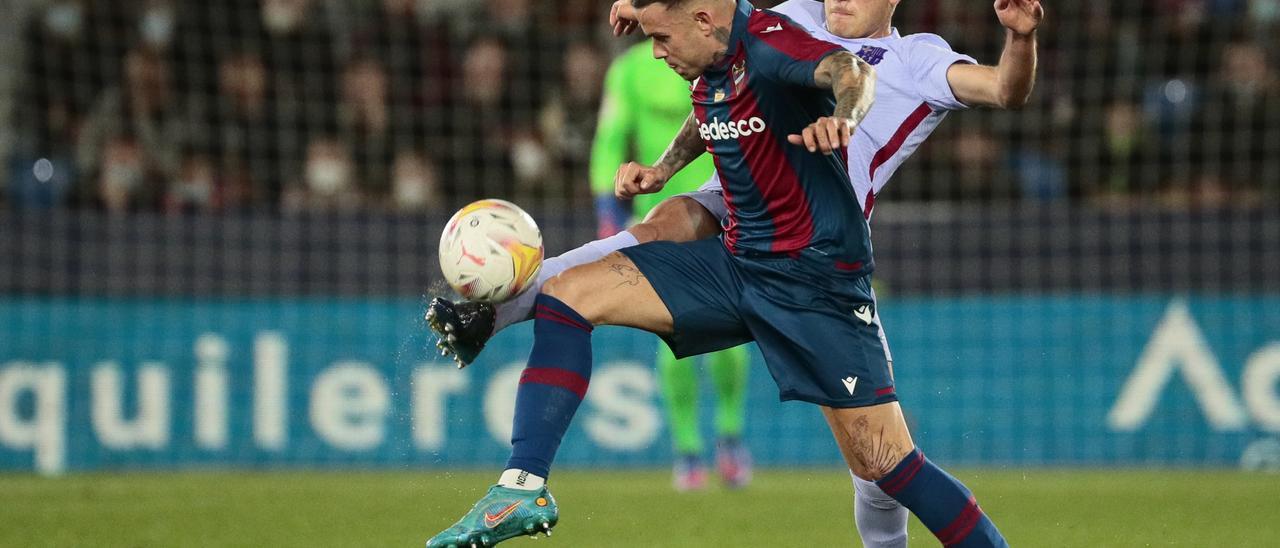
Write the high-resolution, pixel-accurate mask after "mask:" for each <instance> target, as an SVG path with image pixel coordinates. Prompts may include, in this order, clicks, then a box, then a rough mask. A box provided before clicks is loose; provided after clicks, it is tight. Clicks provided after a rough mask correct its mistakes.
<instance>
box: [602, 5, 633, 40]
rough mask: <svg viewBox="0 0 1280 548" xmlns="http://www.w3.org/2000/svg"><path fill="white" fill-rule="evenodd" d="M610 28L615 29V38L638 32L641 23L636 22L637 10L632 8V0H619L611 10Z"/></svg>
mask: <svg viewBox="0 0 1280 548" xmlns="http://www.w3.org/2000/svg"><path fill="white" fill-rule="evenodd" d="M609 26H611V27H613V35H614V36H623V35H626V34H631V33H633V32H635V31H636V27H638V26H640V22H639V21H637V20H636V9H635V8H633V7H631V0H617V1H616V2H614V3H613V7H612V8H610V9H609Z"/></svg>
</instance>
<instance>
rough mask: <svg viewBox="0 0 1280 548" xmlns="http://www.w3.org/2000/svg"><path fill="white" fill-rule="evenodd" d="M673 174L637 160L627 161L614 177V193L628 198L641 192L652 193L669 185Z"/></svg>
mask: <svg viewBox="0 0 1280 548" xmlns="http://www.w3.org/2000/svg"><path fill="white" fill-rule="evenodd" d="M670 178H671V174H669V173H666V172H664V171H663V170H661V169H659V168H656V167H650V166H646V165H643V164H637V163H635V162H627V163H625V164H622V166H620V167H618V173H617V174H616V175H614V177H613V194H614V196H617V197H618V198H620V199H623V200H627V199H631V198H634V197H635V196H636V195H639V194H652V193H654V192H657V191H659V190H662V187H664V186H666V185H667V179H670Z"/></svg>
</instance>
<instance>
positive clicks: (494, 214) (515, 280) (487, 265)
mask: <svg viewBox="0 0 1280 548" xmlns="http://www.w3.org/2000/svg"><path fill="white" fill-rule="evenodd" d="M542 254H543V249H542V232H541V231H539V230H538V224H537V223H535V222H533V217H530V216H529V214H528V213H525V212H524V210H523V209H520V208H519V207H518V206H516V205H515V204H513V203H511V202H508V201H505V200H493V199H490V200H480V201H478V202H473V203H471V204H469V205H467V206H466V207H464V208H462V209H460V210H458V212H457V213H455V214H453V218H451V219H449V223H448V224H446V225H445V227H444V233H443V234H442V235H441V236H440V270H441V272H443V273H444V279H445V281H447V282H449V285H450V286H452V287H453V289H454V290H455V291H457V292H458V293H459V294H460V295H462V297H463V298H465V299H468V300H472V301H482V302H487V303H500V302H503V301H506V300H509V299H511V298H513V297H515V296H516V295H519V294H521V293H523V292H524V291H525V290H526V289H528V288H529V286H530V285H532V284H533V281H534V279H535V278H536V277H537V276H538V269H540V268H542Z"/></svg>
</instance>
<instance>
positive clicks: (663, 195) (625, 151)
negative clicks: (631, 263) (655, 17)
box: [591, 42, 751, 491]
mask: <svg viewBox="0 0 1280 548" xmlns="http://www.w3.org/2000/svg"><path fill="white" fill-rule="evenodd" d="M651 52H652V48H651V45H650V44H649V43H648V42H645V43H642V44H638V45H636V46H633V47H632V48H631V49H629V50H627V52H626V53H624V54H623V55H622V56H620V57H618V58H617V60H615V61H614V62H613V65H612V66H611V67H609V73H608V76H607V77H606V78H605V89H604V102H603V105H602V107H601V109H600V120H599V124H598V126H597V128H596V136H595V142H594V143H593V145H592V148H591V186H592V191H593V193H594V194H595V197H596V198H595V199H596V213H597V219H598V220H599V232H600V233H599V235H598V237H600V238H606V237H609V236H612V235H614V234H615V233H617V232H619V231H621V230H623V229H625V228H627V226H628V225H629V224H631V222H632V221H638V220H641V219H643V218H644V217H645V215H647V214H648V213H649V211H650V210H651V209H653V207H654V206H656V205H658V203H659V202H661V201H662V200H665V199H667V198H668V197H670V196H673V195H677V194H683V193H686V192H693V191H695V190H697V189H698V187H699V186H701V185H702V184H703V183H705V182H707V180H708V179H710V178H711V176H712V174H713V173H714V172H715V166H714V165H713V163H712V157H711V155H710V154H705V155H702V156H701V157H699V158H698V159H697V160H695V161H694V162H693V163H691V164H689V165H688V166H687V167H685V168H684V169H683V170H681V171H680V172H679V173H678V174H676V175H675V176H674V177H672V178H671V180H670V181H669V182H668V183H667V185H666V186H665V187H663V189H662V190H661V191H660V192H657V193H654V194H641V195H638V196H636V197H635V199H634V200H633V201H632V203H631V204H630V205H629V206H628V205H627V204H624V203H622V202H619V201H618V200H617V199H616V198H614V174H615V173H616V172H617V170H618V166H619V165H622V164H624V163H626V162H628V161H632V160H634V161H638V162H641V163H645V164H650V163H653V162H654V161H655V160H657V159H658V157H659V156H661V155H662V152H663V151H664V150H666V148H667V145H669V144H670V143H671V136H672V135H674V134H676V133H678V132H679V130H680V128H681V126H682V125H684V122H685V119H686V118H687V117H688V116H689V112H690V110H692V106H691V105H690V103H689V83H688V82H686V81H685V80H684V79H683V78H681V77H680V75H678V74H676V73H675V72H674V71H672V70H671V69H670V68H668V67H667V66H666V64H665V63H664V62H663V61H661V60H659V59H654V58H653V55H652V53H651ZM657 347H658V357H657V362H658V376H659V381H660V383H661V386H662V394H663V397H664V400H665V401H666V406H667V412H668V415H669V416H670V423H671V435H672V438H673V439H672V441H673V445H674V448H675V452H676V462H675V466H674V478H673V483H674V485H675V488H676V490H678V491H691V490H697V489H701V488H703V487H705V486H706V482H707V473H706V469H705V468H704V467H703V464H702V454H703V441H702V434H701V433H700V432H699V428H698V372H697V370H696V369H695V368H694V366H695V361H696V360H698V359H705V360H706V363H707V364H708V365H709V366H710V367H709V369H710V371H711V378H712V379H713V381H714V384H715V391H716V396H717V399H716V413H715V428H716V435H717V437H718V441H717V444H716V464H717V468H718V469H719V471H720V475H721V477H722V478H723V480H724V482H725V485H726V486H728V487H731V488H737V487H742V486H745V485H746V484H747V483H749V482H750V481H751V456H750V453H749V451H748V450H747V447H746V445H744V444H743V443H742V427H743V418H744V416H745V415H746V392H747V366H748V363H747V362H748V359H747V349H746V347H745V346H739V347H736V348H731V349H728V350H723V351H720V352H716V353H714V354H706V355H704V356H700V357H693V358H687V359H684V360H676V357H675V355H674V354H672V353H671V349H670V348H668V347H667V345H665V344H661V343H659V344H658V345H657Z"/></svg>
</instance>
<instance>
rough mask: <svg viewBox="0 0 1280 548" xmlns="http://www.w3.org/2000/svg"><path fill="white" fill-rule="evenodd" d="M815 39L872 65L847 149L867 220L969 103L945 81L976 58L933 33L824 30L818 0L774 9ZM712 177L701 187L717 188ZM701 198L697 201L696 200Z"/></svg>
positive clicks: (791, 0) (793, 2)
mask: <svg viewBox="0 0 1280 548" xmlns="http://www.w3.org/2000/svg"><path fill="white" fill-rule="evenodd" d="M771 11H774V12H777V13H780V14H782V15H785V16H787V17H789V18H791V19H792V20H793V21H794V22H795V23H796V24H797V25H799V26H801V27H802V28H804V29H805V30H806V31H808V32H809V33H810V34H812V35H813V36H814V37H815V38H817V39H819V40H822V41H824V42H831V43H834V44H838V45H840V46H841V47H843V48H845V49H847V50H849V51H850V52H852V53H853V54H855V55H857V56H858V57H860V58H862V60H863V61H866V62H867V64H869V65H872V66H873V67H875V71H876V91H875V103H874V104H873V105H872V106H871V110H870V112H868V113H867V117H866V118H865V119H863V120H862V122H861V123H860V124H858V127H857V129H855V130H854V133H853V136H852V139H851V141H850V143H849V150H848V169H849V180H850V181H851V183H852V184H853V189H854V194H856V195H857V197H858V202H859V205H861V207H862V212H863V215H864V216H865V217H867V218H868V219H869V218H870V217H871V211H872V208H873V207H875V198H876V194H878V193H879V192H880V189H881V188H883V187H884V185H885V183H887V182H888V181H889V178H890V177H892V176H893V174H894V172H895V171H897V170H898V166H901V165H902V163H903V162H904V161H906V159H907V158H909V157H910V156H911V154H912V153H914V152H915V151H916V149H917V148H919V147H920V143H923V142H924V140H925V138H927V137H928V136H929V134H930V133H933V130H934V128H937V127H938V124H940V123H941V122H942V119H943V118H945V117H946V116H947V112H948V111H952V110H961V109H965V108H968V107H967V106H966V105H965V104H964V103H961V102H960V100H959V99H957V98H956V96H955V93H954V92H952V90H951V84H950V83H948V82H947V69H948V68H950V67H951V65H953V64H955V63H976V61H975V60H974V59H973V58H972V57H969V56H968V55H963V54H960V53H956V52H954V51H952V50H951V46H949V45H948V44H947V42H946V41H945V40H943V39H942V37H940V36H938V35H936V34H910V35H907V36H901V35H899V34H898V31H897V29H893V31H892V33H891V34H890V35H889V36H886V37H884V38H854V39H850V38H841V37H839V36H836V35H834V34H831V33H830V32H828V31H827V26H826V22H825V20H826V17H825V14H824V13H823V5H822V2H820V1H816V0H789V1H787V2H784V3H782V4H780V5H778V6H777V7H775V8H773V10H771ZM719 188H720V181H719V179H718V177H717V176H712V178H711V180H710V181H708V182H707V184H705V185H703V187H702V189H701V190H712V191H715V190H719ZM700 201H701V200H700Z"/></svg>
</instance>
